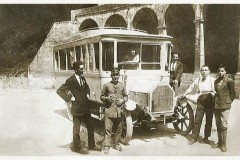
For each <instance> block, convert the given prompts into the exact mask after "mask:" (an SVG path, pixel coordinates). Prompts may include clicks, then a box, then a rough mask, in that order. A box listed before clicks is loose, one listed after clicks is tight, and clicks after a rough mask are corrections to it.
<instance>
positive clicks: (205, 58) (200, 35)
mask: <svg viewBox="0 0 240 160" xmlns="http://www.w3.org/2000/svg"><path fill="white" fill-rule="evenodd" d="M239 16H240V5H236V4H232V5H230V4H206V5H205V4H107V5H98V6H95V7H90V8H84V9H79V10H72V11H71V20H70V21H65V22H57V23H54V25H53V27H52V29H51V30H50V32H49V34H48V36H47V37H46V39H45V41H44V43H43V44H42V46H41V48H40V49H39V51H38V53H37V55H36V57H35V58H34V60H33V62H32V64H31V65H30V67H29V83H30V85H35V86H36V85H39V86H45V87H49V86H51V87H54V71H53V53H52V47H53V46H54V45H56V44H58V43H60V42H61V40H63V39H65V38H68V37H71V36H73V35H74V34H77V33H79V32H81V31H83V30H85V29H88V28H94V27H99V28H101V27H126V28H128V29H140V30H145V31H147V32H148V33H150V34H163V35H166V34H167V35H170V36H172V37H173V42H172V43H173V52H178V53H179V54H180V60H181V61H182V62H183V63H184V75H183V82H185V83H190V82H191V81H193V80H194V79H195V78H196V77H197V76H198V75H199V69H200V67H201V66H202V65H204V64H206V65H208V66H209V67H210V69H211V72H212V73H213V74H214V73H215V74H216V73H217V69H218V66H219V65H220V64H226V65H228V67H229V73H230V76H232V78H234V81H235V84H236V91H237V94H238V95H239V94H240V47H239V46H240V41H239V40H240V32H239V30H240V25H239V24H240V19H239ZM39 79H40V81H39ZM39 82H40V83H39Z"/></svg>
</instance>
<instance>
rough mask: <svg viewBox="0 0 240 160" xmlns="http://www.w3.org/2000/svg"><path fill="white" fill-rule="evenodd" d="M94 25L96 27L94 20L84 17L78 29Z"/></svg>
mask: <svg viewBox="0 0 240 160" xmlns="http://www.w3.org/2000/svg"><path fill="white" fill-rule="evenodd" d="M95 27H98V24H97V23H96V22H95V21H94V20H92V19H86V20H84V21H83V22H82V24H81V25H80V27H79V30H80V31H82V30H85V29H88V28H95Z"/></svg>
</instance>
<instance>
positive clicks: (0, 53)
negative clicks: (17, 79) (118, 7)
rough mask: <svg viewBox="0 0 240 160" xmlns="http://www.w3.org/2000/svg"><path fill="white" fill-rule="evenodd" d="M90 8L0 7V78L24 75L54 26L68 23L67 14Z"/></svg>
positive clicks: (6, 5)
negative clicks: (55, 23) (62, 22)
mask: <svg viewBox="0 0 240 160" xmlns="http://www.w3.org/2000/svg"><path fill="white" fill-rule="evenodd" d="M91 6H94V5H93V4H47V5H46V4H2V5H0V23H1V27H0V75H8V76H19V75H24V76H26V75H27V69H28V67H29V65H30V63H31V62H32V60H33V58H34V56H35V55H36V54H37V51H38V49H39V48H40V46H41V44H42V43H43V41H44V39H45V38H46V36H47V34H48V32H49V30H50V29H51V27H52V25H53V23H54V22H61V21H69V20H70V17H71V10H76V9H80V8H86V7H91Z"/></svg>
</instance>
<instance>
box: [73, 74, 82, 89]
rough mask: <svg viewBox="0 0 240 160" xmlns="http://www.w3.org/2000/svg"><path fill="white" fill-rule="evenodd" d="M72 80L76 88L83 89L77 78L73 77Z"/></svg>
mask: <svg viewBox="0 0 240 160" xmlns="http://www.w3.org/2000/svg"><path fill="white" fill-rule="evenodd" d="M72 78H73V84H74V85H75V86H76V87H78V88H81V86H80V84H79V83H78V80H77V78H76V76H75V75H73V76H72Z"/></svg>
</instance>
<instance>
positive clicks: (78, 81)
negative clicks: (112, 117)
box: [57, 61, 101, 154]
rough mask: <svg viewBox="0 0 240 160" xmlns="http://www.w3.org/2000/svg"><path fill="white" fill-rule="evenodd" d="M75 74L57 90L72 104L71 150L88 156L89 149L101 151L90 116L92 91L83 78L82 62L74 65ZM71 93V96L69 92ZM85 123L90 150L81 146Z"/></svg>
mask: <svg viewBox="0 0 240 160" xmlns="http://www.w3.org/2000/svg"><path fill="white" fill-rule="evenodd" d="M73 69H74V72H75V74H73V75H72V76H71V77H70V78H68V79H67V80H66V82H65V84H63V85H61V86H60V87H59V88H58V89H57V94H58V95H59V96H60V97H61V98H62V99H63V100H64V101H65V102H67V103H68V104H70V103H72V108H71V113H72V115H73V143H72V144H71V146H70V148H71V150H72V151H74V152H78V153H82V154H87V153H88V149H90V150H96V151H101V149H100V148H98V147H96V145H95V140H94V130H93V126H92V124H91V114H90V103H89V102H90V101H89V99H88V98H89V94H90V89H89V86H88V84H87V81H86V79H85V78H84V77H83V76H82V74H83V72H84V65H83V63H82V62H81V61H77V62H74V63H73ZM69 91H70V92H71V95H69V94H68V92H69ZM82 122H85V124H86V126H87V130H88V148H86V147H82V146H80V135H79V132H80V125H81V123H82Z"/></svg>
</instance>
